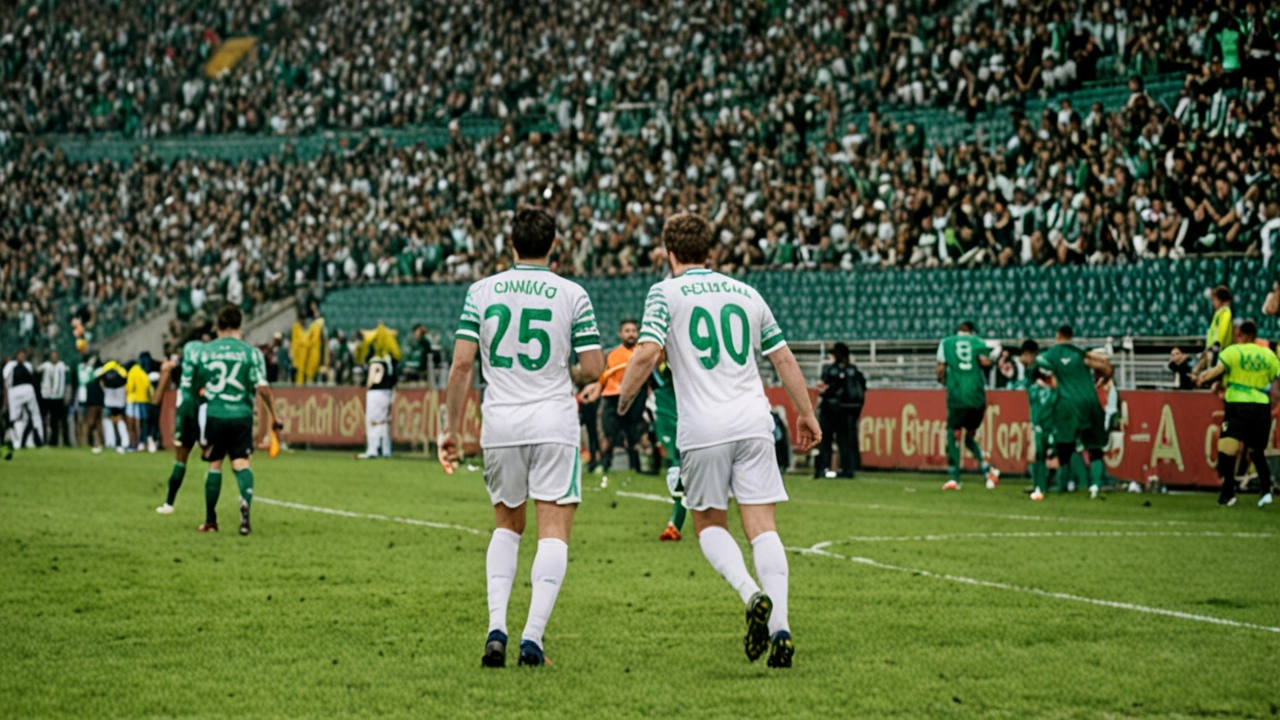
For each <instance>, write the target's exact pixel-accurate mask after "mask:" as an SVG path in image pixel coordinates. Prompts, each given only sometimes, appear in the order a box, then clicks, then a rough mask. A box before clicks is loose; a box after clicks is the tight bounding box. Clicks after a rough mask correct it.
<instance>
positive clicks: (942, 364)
mask: <svg viewBox="0 0 1280 720" xmlns="http://www.w3.org/2000/svg"><path fill="white" fill-rule="evenodd" d="M989 367H991V349H990V348H988V347H987V344H986V343H985V342H983V341H982V338H979V337H978V336H977V335H975V334H974V327H973V323H971V322H962V323H960V329H959V331H958V332H957V333H956V334H955V335H952V336H951V337H948V338H943V340H942V342H941V343H939V344H938V365H937V373H938V382H939V383H942V384H944V385H946V386H947V475H948V479H947V482H946V483H945V484H944V485H943V486H942V489H943V490H959V489H960V488H961V484H960V436H961V434H963V435H964V446H965V447H967V448H969V452H971V453H973V457H974V459H975V460H977V461H978V467H979V468H980V470H981V472H982V474H983V475H985V476H986V478H987V489H988V490H991V489H994V488H995V486H996V484H997V483H999V482H1000V471H999V470H996V469H995V468H993V467H991V466H990V465H988V464H987V462H986V460H985V459H983V457H982V448H981V447H980V446H979V445H978V440H977V438H975V437H974V434H975V433H977V432H978V428H979V427H981V426H982V419H983V417H985V416H986V414H987V383H986V376H985V374H984V373H983V370H986V369H987V368H989Z"/></svg>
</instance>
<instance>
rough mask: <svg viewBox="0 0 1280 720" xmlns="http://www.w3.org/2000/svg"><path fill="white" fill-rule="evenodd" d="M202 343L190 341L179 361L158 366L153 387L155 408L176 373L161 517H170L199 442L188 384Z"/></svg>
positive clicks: (197, 405)
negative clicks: (169, 457)
mask: <svg viewBox="0 0 1280 720" xmlns="http://www.w3.org/2000/svg"><path fill="white" fill-rule="evenodd" d="M203 347H204V343H202V342H200V341H198V340H192V341H191V342H189V343H187V344H186V345H183V346H182V358H181V359H180V360H179V361H177V362H174V361H173V360H166V361H165V363H164V364H163V365H161V366H160V382H159V383H157V384H156V387H157V388H159V392H157V393H156V394H155V399H154V400H153V401H152V402H154V403H155V405H156V406H157V407H159V405H160V403H161V402H162V401H163V400H164V390H165V389H167V388H168V387H169V382H170V378H172V377H173V373H174V371H175V370H176V371H178V372H179V373H180V374H179V378H180V379H179V380H178V396H177V402H176V403H175V405H174V408H173V470H172V472H170V473H169V494H168V495H166V496H165V500H164V504H163V505H161V506H160V507H158V508H156V512H158V513H160V514H161V515H171V514H173V503H174V501H175V500H177V498H178V489H179V488H181V487H182V481H183V479H184V478H186V476H187V458H188V457H190V456H191V448H193V447H195V446H196V443H197V442H199V441H200V414H201V413H200V398H199V397H197V396H196V395H195V394H194V393H192V391H191V389H192V381H193V380H194V378H195V367H196V355H197V354H199V352H200V349H201V348H203Z"/></svg>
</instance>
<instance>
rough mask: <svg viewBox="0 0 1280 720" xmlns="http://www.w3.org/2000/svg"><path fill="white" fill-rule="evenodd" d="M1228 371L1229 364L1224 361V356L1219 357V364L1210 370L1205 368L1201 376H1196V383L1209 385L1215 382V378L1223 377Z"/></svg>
mask: <svg viewBox="0 0 1280 720" xmlns="http://www.w3.org/2000/svg"><path fill="white" fill-rule="evenodd" d="M1226 372H1227V366H1226V365H1224V364H1223V363H1222V358H1221V357H1219V358H1218V364H1217V365H1214V366H1213V367H1211V368H1209V369H1208V370H1205V371H1204V372H1203V373H1200V376H1199V377H1197V378H1196V384H1197V385H1207V384H1209V383H1211V382H1213V381H1214V380H1217V379H1218V378H1219V377H1222V376H1223V375H1225V374H1226Z"/></svg>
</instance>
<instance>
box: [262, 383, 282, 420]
mask: <svg viewBox="0 0 1280 720" xmlns="http://www.w3.org/2000/svg"><path fill="white" fill-rule="evenodd" d="M257 392H258V400H260V401H261V402H262V406H263V408H265V409H266V411H267V420H268V421H270V423H271V429H273V430H279V429H281V428H282V427H283V425H281V423H280V418H279V417H277V416H276V394H275V393H273V392H272V391H271V386H270V385H268V384H267V383H265V382H264V383H262V384H261V385H258V390H257Z"/></svg>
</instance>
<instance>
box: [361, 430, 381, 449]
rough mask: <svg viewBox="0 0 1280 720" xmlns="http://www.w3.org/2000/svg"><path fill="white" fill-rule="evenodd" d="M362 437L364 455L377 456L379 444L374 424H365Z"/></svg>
mask: <svg viewBox="0 0 1280 720" xmlns="http://www.w3.org/2000/svg"><path fill="white" fill-rule="evenodd" d="M364 437H365V449H364V454H365V455H377V454H378V445H379V444H380V443H379V440H378V426H377V425H375V424H374V423H366V424H365V426H364Z"/></svg>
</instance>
